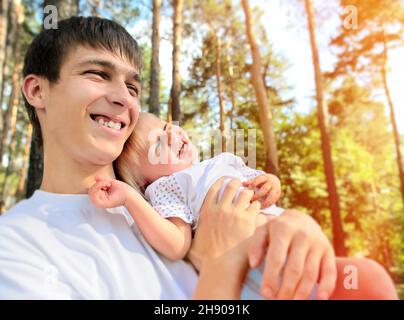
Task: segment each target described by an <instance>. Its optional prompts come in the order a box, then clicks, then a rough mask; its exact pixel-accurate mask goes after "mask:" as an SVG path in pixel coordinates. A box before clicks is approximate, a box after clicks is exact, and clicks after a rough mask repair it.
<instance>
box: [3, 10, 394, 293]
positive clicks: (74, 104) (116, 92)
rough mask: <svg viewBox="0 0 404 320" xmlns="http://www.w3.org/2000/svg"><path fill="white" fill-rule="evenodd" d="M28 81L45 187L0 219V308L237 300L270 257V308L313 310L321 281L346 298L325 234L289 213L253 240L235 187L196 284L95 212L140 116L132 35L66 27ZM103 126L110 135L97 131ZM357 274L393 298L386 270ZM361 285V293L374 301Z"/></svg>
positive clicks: (42, 45) (186, 268) (205, 223)
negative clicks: (32, 303)
mask: <svg viewBox="0 0 404 320" xmlns="http://www.w3.org/2000/svg"><path fill="white" fill-rule="evenodd" d="M24 77H25V78H24V83H23V93H24V98H25V101H26V106H27V109H28V113H29V116H30V119H31V121H32V123H33V125H34V128H35V131H36V132H37V133H39V134H38V138H40V139H41V140H42V141H43V145H44V175H43V181H42V184H41V187H40V190H37V191H36V192H35V193H34V194H33V196H32V197H31V198H30V199H27V200H24V201H21V202H20V203H18V204H17V205H16V206H15V207H14V208H12V209H11V210H10V211H9V212H7V213H5V214H4V215H3V216H2V217H1V218H0V298H1V299H188V298H191V297H194V298H239V295H240V287H241V283H242V280H243V277H244V275H245V273H246V269H247V267H248V258H249V259H250V262H251V264H253V265H256V264H258V263H259V262H261V261H264V259H263V256H264V253H265V252H268V255H267V259H265V261H264V262H265V263H266V264H265V268H266V269H265V270H266V271H265V279H264V281H263V288H262V289H263V290H262V293H263V295H264V296H265V297H267V298H274V297H277V298H306V297H308V295H309V293H310V291H311V289H312V287H313V284H314V283H315V282H316V280H319V281H318V282H319V285H318V294H319V297H320V298H329V297H331V298H338V297H341V296H342V295H341V292H343V290H344V289H343V288H342V281H338V282H337V284H336V290H335V291H334V288H335V281H336V276H337V268H339V269H338V271H339V274H343V273H342V270H341V269H340V267H341V266H342V265H343V264H346V263H348V262H349V261H348V260H345V261H342V262H341V261H340V263H338V261H337V263H335V257H334V254H333V251H332V249H331V246H330V244H329V242H328V241H327V239H326V237H325V236H324V235H323V233H322V232H321V230H320V228H319V227H318V225H317V224H316V223H315V222H314V221H313V220H312V219H311V218H310V217H308V216H306V215H303V214H301V213H299V212H296V211H293V210H287V211H286V212H285V213H284V214H283V215H282V216H281V217H276V218H272V219H271V220H270V221H268V223H267V224H266V225H264V226H263V227H261V228H259V229H257V230H256V231H254V226H255V217H256V214H257V212H258V207H257V204H256V203H253V204H252V205H249V202H250V199H251V197H252V194H251V192H250V191H243V192H242V193H241V194H240V196H239V200H238V201H237V202H236V203H232V199H233V197H234V196H235V194H236V192H237V189H238V187H239V185H240V183H239V182H238V181H231V182H230V183H229V184H228V186H227V187H226V189H225V192H224V196H223V197H222V199H221V200H220V202H219V203H216V198H217V193H218V190H219V188H220V186H221V185H220V183H221V181H218V182H217V183H216V184H215V185H214V186H213V187H212V189H211V190H210V191H209V194H208V196H207V199H206V201H205V204H204V205H203V207H202V209H201V211H202V212H201V221H200V227H199V229H198V232H197V234H196V235H195V240H194V245H193V247H192V249H191V257H193V258H192V259H195V261H196V260H198V262H200V264H201V271H200V274H199V276H198V275H197V274H196V273H195V270H194V269H193V267H192V266H191V265H190V264H189V263H186V262H184V261H178V262H171V261H168V260H166V259H164V258H162V257H160V256H158V255H157V254H156V253H155V252H154V251H153V250H152V249H151V247H150V246H149V245H148V244H147V243H146V242H145V240H144V239H143V237H142V235H141V233H140V232H139V230H138V228H137V226H136V225H135V224H134V223H133V220H131V217H130V215H129V214H128V212H127V211H126V210H125V209H124V208H123V207H120V208H114V209H108V210H103V209H98V208H96V207H94V206H93V205H92V204H91V202H90V201H89V199H88V197H87V190H88V188H89V187H90V186H91V185H92V184H93V182H94V177H95V176H96V175H103V176H105V177H111V178H113V177H114V171H113V166H112V162H113V161H114V160H115V159H116V158H117V157H118V156H119V154H120V153H121V151H122V148H123V146H124V143H125V141H126V139H127V138H128V136H129V134H130V133H131V131H132V129H133V128H134V125H135V123H136V120H137V117H138V114H139V108H140V106H139V92H140V90H141V87H140V80H139V79H140V53H139V48H138V45H137V43H136V41H135V40H134V39H133V38H132V37H131V36H130V35H129V34H128V33H127V32H126V30H125V29H124V28H122V27H121V26H119V25H118V24H116V23H114V22H112V21H109V20H106V19H101V18H92V17H90V18H80V17H74V18H71V19H67V20H64V21H60V22H59V24H58V29H56V30H44V31H42V32H41V33H40V34H39V35H38V36H37V37H36V39H35V40H34V41H33V43H32V44H31V46H30V48H29V49H28V52H27V54H26V58H25V65H24ZM99 116H102V117H103V118H104V119H105V120H108V121H105V122H108V125H105V124H104V125H101V124H99V123H98V122H96V121H95V118H96V117H99ZM248 205H249V206H248ZM224 216H225V218H223V217H224ZM252 234H253V235H252ZM251 235H252V236H251ZM269 240H270V241H269ZM268 243H269V244H268ZM286 255H288V259H287V262H286V266H285V269H284V279H283V281H282V285H281V287H280V289H279V291H278V290H277V280H278V275H279V272H280V271H281V269H282V267H283V265H284V263H285V259H286ZM351 262H352V264H356V265H357V266H358V268H359V272H362V270H365V269H366V268H367V269H368V270H370V271H368V273H369V275H371V276H372V277H373V278H374V279H376V278H377V279H381V280H380V283H377V284H375V285H374V286H373V287H376V288H377V286H379V287H380V286H382V287H383V288H385V289H386V288H387V289H388V290H387V289H386V290H387V291H389V290H390V289H391V282H389V279H388V277H387V276H386V274H385V272H384V271H383V270H382V269H381V268H380V267H379V266H378V265H376V264H374V263H373V264H372V263H369V261H367V260H363V261H361V262H360V263H358V262H354V261H351ZM338 266H340V267H338ZM364 279H365V281H363V280H360V282H359V285H360V286H363V288H365V289H367V288H368V287H369V285H368V284H367V283H366V279H367V277H365V278H364ZM376 282H377V281H376ZM372 285H373V284H371V285H370V287H371V288H373V287H372ZM389 286H390V287H389ZM370 287H369V288H370ZM339 290H340V291H341V290H342V291H341V292H340V291H339ZM333 292H334V293H333ZM338 294H339V296H338ZM355 294H356V293H355V292H353V293H352V296H351V298H355V297H357V296H356V295H355ZM391 297H392V296H391V295H390V296H387V295H384V296H383V295H381V294H380V293H379V292H372V293H371V295H370V296H368V297H367V298H391ZM365 298H366V297H365Z"/></svg>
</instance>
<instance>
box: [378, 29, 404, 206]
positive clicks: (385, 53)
mask: <svg viewBox="0 0 404 320" xmlns="http://www.w3.org/2000/svg"><path fill="white" fill-rule="evenodd" d="M383 60H384V61H383V66H382V70H381V71H382V79H383V87H384V92H385V94H386V98H387V102H388V105H389V111H390V122H391V126H392V127H393V138H394V145H395V149H396V160H397V167H398V174H399V178H400V190H401V199H402V201H403V204H404V172H403V160H402V156H401V149H400V136H399V133H398V128H397V122H396V116H395V112H394V104H393V99H392V98H391V93H390V88H389V85H388V83H387V64H388V48H387V43H386V38H385V36H384V34H383Z"/></svg>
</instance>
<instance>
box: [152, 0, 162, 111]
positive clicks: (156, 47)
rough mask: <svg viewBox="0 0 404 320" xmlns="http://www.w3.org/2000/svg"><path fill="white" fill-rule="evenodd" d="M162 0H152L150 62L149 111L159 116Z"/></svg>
mask: <svg viewBox="0 0 404 320" xmlns="http://www.w3.org/2000/svg"><path fill="white" fill-rule="evenodd" d="M161 3H162V0H153V26H152V56H151V63H150V99H149V112H150V113H153V114H155V115H156V116H157V117H159V116H160V62H159V52H160V9H161Z"/></svg>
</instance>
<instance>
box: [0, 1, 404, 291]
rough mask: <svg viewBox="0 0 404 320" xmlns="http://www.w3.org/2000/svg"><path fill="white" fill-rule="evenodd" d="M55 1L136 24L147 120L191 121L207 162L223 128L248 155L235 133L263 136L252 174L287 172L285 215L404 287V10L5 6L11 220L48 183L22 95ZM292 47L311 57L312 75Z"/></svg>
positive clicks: (0, 123) (313, 5)
mask: <svg viewBox="0 0 404 320" xmlns="http://www.w3.org/2000/svg"><path fill="white" fill-rule="evenodd" d="M276 3H278V6H276ZM281 3H282V4H281ZM46 4H53V5H56V6H57V7H58V8H59V9H60V10H59V17H60V18H61V17H68V16H71V15H76V14H79V15H84V16H88V15H96V16H100V17H106V18H110V19H113V20H116V21H117V22H119V23H120V24H122V25H123V26H124V27H125V28H127V30H128V31H129V32H130V33H131V34H132V35H133V36H134V37H135V38H136V39H137V40H138V41H139V43H140V46H141V48H142V61H143V69H142V80H143V90H142V96H141V104H142V110H143V111H150V112H153V113H154V114H157V115H159V116H160V117H162V118H164V119H168V120H170V119H171V120H179V122H180V125H182V126H183V127H184V128H185V129H186V130H188V131H189V132H190V133H191V136H192V137H195V139H197V140H196V142H198V146H199V147H200V150H201V156H202V155H206V154H208V155H209V154H210V151H212V150H213V149H214V148H215V145H214V142H213V141H212V135H213V133H215V132H218V131H222V132H223V136H222V139H221V146H220V148H219V149H220V150H219V151H223V150H225V151H230V152H235V153H236V152H238V155H240V156H243V157H244V159H248V157H247V147H244V148H242V150H240V149H238V150H237V149H236V148H235V144H234V141H235V136H236V134H237V132H241V135H242V138H244V139H245V141H247V138H248V136H249V135H251V134H252V133H253V132H256V159H255V162H253V163H247V164H248V165H255V164H256V166H257V168H259V169H263V170H267V171H270V172H276V173H277V174H278V175H279V177H280V179H281V182H282V191H283V196H282V199H281V205H282V206H283V207H288V208H296V209H299V210H302V211H304V212H307V213H308V214H310V215H311V216H312V217H313V218H314V219H316V220H317V221H318V222H319V223H320V225H321V226H322V228H323V230H324V231H325V232H326V234H327V235H328V236H329V238H330V240H331V241H333V243H334V248H335V249H336V251H337V252H338V253H339V254H348V255H352V256H363V257H371V258H373V259H375V260H377V261H378V262H380V263H381V264H382V265H384V266H385V267H386V268H387V270H388V271H389V272H390V274H391V275H392V276H393V278H394V279H395V281H396V283H397V288H398V290H399V291H400V290H402V288H403V286H402V284H403V283H404V251H403V244H404V230H403V226H404V214H403V213H404V211H403V170H402V168H403V167H402V166H403V159H402V156H401V154H402V150H403V135H402V133H403V132H404V126H403V123H404V118H403V116H402V114H403V113H401V112H398V111H400V109H397V108H399V107H400V104H402V103H403V101H402V99H397V97H394V95H393V90H392V89H393V87H394V88H395V87H396V86H397V83H400V80H401V81H402V80H403V77H402V74H403V73H402V72H401V74H400V75H399V76H398V77H397V76H395V77H393V75H394V74H396V75H397V73H394V71H396V70H397V69H398V68H400V66H404V63H403V61H402V60H403V58H402V56H400V57H399V58H397V55H395V52H396V50H400V48H401V50H404V44H403V34H404V33H403V26H404V4H403V2H402V1H400V0H332V1H324V0H310V1H309V0H289V1H282V2H281V1H279V0H271V1H270V2H266V1H262V0H249V1H245V0H243V1H238V0H224V1H191V0H181V1H180V0H165V1H164V0H142V1H134V0H115V1H106V0H80V1H78V0H59V1H56V0H54V1H42V0H33V1H28V0H2V2H1V7H0V160H1V166H0V197H1V198H0V205H1V209H0V212H3V213H5V212H6V210H7V209H8V208H10V207H11V206H13V205H14V204H15V203H16V202H17V201H19V200H21V199H24V198H25V197H28V196H30V195H31V194H32V192H33V191H34V190H35V189H36V188H38V187H39V185H40V183H41V176H42V162H41V154H42V153H41V150H40V147H39V146H38V145H36V141H35V139H33V137H34V136H35V133H33V132H32V127H31V125H30V124H29V121H28V118H27V115H26V113H25V110H24V106H23V99H22V97H21V94H20V88H21V81H22V79H21V68H22V61H23V60H22V59H23V57H24V54H25V52H26V49H27V46H28V44H29V43H30V42H31V41H32V39H33V37H34V36H35V35H36V34H38V32H39V31H40V30H41V28H42V21H43V19H44V14H43V8H44V6H45V5H46ZM281 16H284V19H285V20H287V21H289V26H286V27H284V29H285V30H281V27H280V26H278V27H274V25H273V24H271V26H272V28H273V29H270V28H269V27H268V25H269V22H270V21H269V20H268V17H270V18H271V20H274V21H278V20H277V19H280V18H281ZM247 17H248V19H246V18H247ZM310 21H311V22H310ZM328 29H332V32H328V31H327V30H328ZM296 30H298V31H296ZM281 31H282V32H283V33H282V34H283V38H280V37H279V34H277V33H278V32H281ZM296 33H297V35H296ZM285 35H286V36H285ZM285 43H286V44H287V45H286V48H288V50H284V49H282V48H285ZM293 50H295V51H298V52H297V53H298V55H300V56H304V57H306V58H305V60H304V59H303V62H300V69H299V68H297V67H296V66H298V65H299V61H296V59H292V58H291V57H292V56H293V55H291V52H288V51H293ZM401 52H403V51H401ZM292 53H293V52H292ZM294 57H296V55H294ZM316 57H318V59H317V58H316ZM302 65H303V66H302ZM296 70H300V71H296ZM302 70H304V71H302ZM302 72H307V74H303V75H302ZM294 78H296V79H299V81H300V83H296V81H295V80H296V79H294ZM301 79H303V80H301ZM307 83H310V88H311V89H305V91H304V98H303V99H302V97H301V95H300V96H299V94H298V91H299V90H301V88H308V86H305V85H306V84H307ZM401 83H402V82H401ZM297 89H299V90H297ZM401 97H402V98H403V99H404V96H403V95H401ZM319 111H321V112H322V113H323V115H322V116H321V114H320V116H319ZM400 119H401V120H400ZM237 130H239V131H237ZM240 130H242V131H240ZM254 130H256V131H254ZM400 134H401V135H400ZM324 137H326V140H327V141H328V142H327V141H326V142H324V141H325V140H324ZM325 154H328V155H327V156H325ZM327 163H328V164H327ZM330 164H331V167H330ZM330 170H331V171H330ZM330 190H331V192H330ZM5 214H7V213H5ZM403 291H404V290H403ZM400 292H401V291H400Z"/></svg>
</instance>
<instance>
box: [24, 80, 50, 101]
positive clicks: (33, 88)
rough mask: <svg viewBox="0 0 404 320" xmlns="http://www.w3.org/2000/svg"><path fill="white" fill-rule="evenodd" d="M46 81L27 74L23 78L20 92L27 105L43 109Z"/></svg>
mask: <svg viewBox="0 0 404 320" xmlns="http://www.w3.org/2000/svg"><path fill="white" fill-rule="evenodd" d="M45 82H46V80H45V79H43V78H42V77H39V76H37V75H34V74H29V75H28V76H26V77H25V78H24V82H23V84H22V91H23V93H24V96H25V99H27V101H28V103H29V104H30V105H31V106H33V107H35V108H36V109H45V103H44V97H45V96H44V93H45V92H44V89H45V86H46V83H45Z"/></svg>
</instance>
